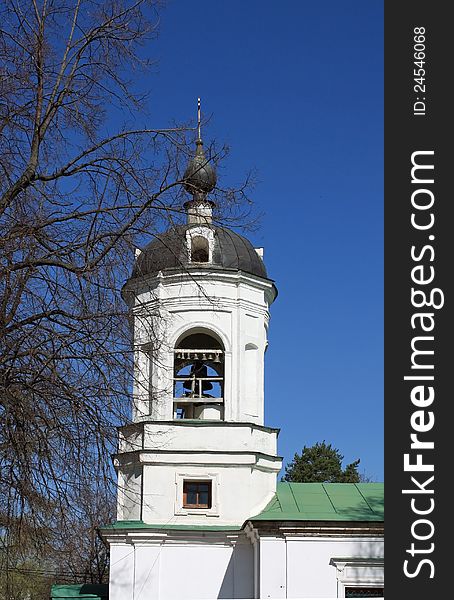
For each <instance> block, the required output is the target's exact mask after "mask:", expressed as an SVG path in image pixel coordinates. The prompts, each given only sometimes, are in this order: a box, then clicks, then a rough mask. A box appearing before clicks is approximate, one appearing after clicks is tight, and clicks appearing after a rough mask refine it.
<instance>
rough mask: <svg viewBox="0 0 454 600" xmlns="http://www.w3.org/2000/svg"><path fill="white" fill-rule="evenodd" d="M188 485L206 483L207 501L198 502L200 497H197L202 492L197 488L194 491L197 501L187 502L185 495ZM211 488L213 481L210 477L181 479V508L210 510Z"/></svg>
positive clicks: (186, 494)
mask: <svg viewBox="0 0 454 600" xmlns="http://www.w3.org/2000/svg"><path fill="white" fill-rule="evenodd" d="M190 485H196V486H199V485H206V486H207V487H208V490H207V493H208V502H207V503H206V504H204V503H201V502H199V500H200V498H199V494H201V493H203V492H200V491H199V490H198V489H197V491H196V492H195V493H196V497H197V502H196V503H195V504H189V503H188V502H187V496H188V491H187V488H188V487H189V486H190ZM212 488H213V481H212V480H211V479H200V480H195V479H184V480H183V508H186V509H202V510H210V509H211V506H212V504H213V500H212V498H213V492H212Z"/></svg>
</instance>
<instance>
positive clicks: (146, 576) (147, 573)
mask: <svg viewBox="0 0 454 600" xmlns="http://www.w3.org/2000/svg"><path fill="white" fill-rule="evenodd" d="M161 547H162V544H160V543H154V544H136V545H135V548H136V552H135V572H134V600H150V599H153V600H158V599H159V567H160V555H161Z"/></svg>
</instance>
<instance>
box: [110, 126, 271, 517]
mask: <svg viewBox="0 0 454 600" xmlns="http://www.w3.org/2000/svg"><path fill="white" fill-rule="evenodd" d="M184 179H185V189H186V191H187V192H189V193H190V194H191V195H192V199H190V200H189V201H188V202H186V204H185V209H186V211H187V224H186V225H180V226H176V227H174V228H172V229H170V230H168V231H166V232H165V233H163V234H161V235H159V236H157V237H156V238H155V239H154V240H153V241H152V242H151V243H150V244H149V245H148V246H147V247H146V248H145V249H144V250H143V251H141V252H140V253H138V255H137V257H136V262H135V266H134V269H133V273H132V276H131V278H130V279H129V280H128V281H127V283H126V285H125V287H124V289H123V295H124V298H125V300H126V301H127V303H128V305H129V307H130V309H131V314H132V319H133V321H132V322H133V329H134V344H135V348H136V354H135V377H134V403H133V423H132V424H130V425H127V426H125V427H123V428H122V429H121V431H120V441H119V452H118V454H117V455H116V458H115V464H116V468H117V470H118V477H119V494H118V515H117V519H118V521H133V522H138V521H140V522H142V523H144V524H149V525H150V526H155V527H166V526H167V527H168V526H192V525H193V526H195V527H198V526H218V527H221V526H224V527H229V526H230V527H232V526H235V527H241V526H242V525H243V523H244V522H245V521H246V519H248V518H249V517H251V516H253V515H256V514H258V513H259V512H260V511H261V510H262V509H263V508H264V507H265V506H266V505H267V504H268V502H269V501H270V500H271V499H272V498H273V496H274V493H275V491H276V475H277V473H278V472H279V471H280V469H281V459H280V457H278V456H277V435H278V430H277V429H273V428H270V427H266V426H265V425H264V392H263V388H264V354H265V350H266V346H267V329H268V321H269V307H270V305H271V303H272V302H273V300H274V299H275V297H276V293H277V291H276V288H275V285H274V283H273V281H272V280H270V279H269V278H268V277H267V274H266V270H265V266H264V263H263V260H262V252H261V250H260V249H259V250H255V249H254V248H253V247H252V245H251V244H250V242H249V241H248V240H247V239H246V238H244V237H242V236H240V235H239V234H237V233H235V232H233V231H231V230H229V229H226V228H222V227H218V226H216V225H214V224H213V223H212V209H213V206H214V203H213V202H212V201H211V200H209V199H208V198H207V194H208V193H209V192H210V191H211V190H212V189H213V188H214V186H215V184H216V174H215V171H214V169H213V167H212V166H211V165H210V164H209V162H208V160H207V159H206V157H205V154H204V151H203V143H202V140H201V138H200V132H199V138H198V140H197V145H196V153H195V156H194V158H193V159H192V160H191V162H190V163H189V165H188V167H187V170H186V172H185V176H184ZM156 340H158V342H157V341H156Z"/></svg>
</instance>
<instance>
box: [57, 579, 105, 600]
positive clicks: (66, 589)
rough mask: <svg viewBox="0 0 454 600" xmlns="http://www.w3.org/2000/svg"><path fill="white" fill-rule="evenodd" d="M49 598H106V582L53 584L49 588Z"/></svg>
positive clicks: (99, 599) (95, 599)
mask: <svg viewBox="0 0 454 600" xmlns="http://www.w3.org/2000/svg"><path fill="white" fill-rule="evenodd" d="M50 597H51V600H66V599H67V598H86V599H87V600H88V599H90V600H108V598H109V585H108V584H102V583H99V584H92V583H83V584H78V585H53V586H52V587H51V590H50Z"/></svg>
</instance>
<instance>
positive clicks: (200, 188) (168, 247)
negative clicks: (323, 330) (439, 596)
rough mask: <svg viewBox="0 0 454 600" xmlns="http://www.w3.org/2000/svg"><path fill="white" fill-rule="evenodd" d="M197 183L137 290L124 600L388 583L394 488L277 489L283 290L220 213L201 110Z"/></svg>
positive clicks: (133, 284)
mask: <svg viewBox="0 0 454 600" xmlns="http://www.w3.org/2000/svg"><path fill="white" fill-rule="evenodd" d="M183 185H184V188H185V190H186V192H187V194H188V200H187V201H186V202H185V204H184V210H185V212H186V223H185V224H182V225H176V226H174V227H172V228H171V229H169V230H167V231H165V232H163V233H162V234H159V235H157V236H156V237H155V238H154V239H153V241H152V242H151V243H150V244H148V246H146V247H145V248H144V249H143V250H142V251H138V252H137V255H136V259H135V264H134V267H133V270H132V274H131V277H130V278H129V279H128V281H127V282H126V284H125V286H124V288H123V297H124V299H125V301H126V302H127V304H128V306H129V309H130V313H131V324H132V328H133V339H134V349H135V360H134V389H133V411H132V422H131V423H130V424H128V425H125V426H124V427H122V428H120V433H119V443H118V453H117V454H116V455H115V457H114V463H115V467H116V470H117V473H118V502H117V520H116V522H115V523H113V524H112V525H108V526H106V527H103V528H102V530H101V533H102V536H103V538H104V540H106V541H107V543H108V544H109V546H110V585H109V598H110V600H151V599H153V600H171V599H175V600H177V599H178V600H185V599H195V598H207V599H208V598H292V597H294V598H295V597H304V596H307V597H315V596H319V595H320V596H328V595H332V594H333V595H335V594H336V593H337V595H340V596H345V594H346V590H347V589H348V585H350V584H351V585H352V586H353V587H354V586H355V585H356V586H357V588H358V589H359V587H358V586H359V584H358V581H360V583H362V584H364V585H363V587H364V589H366V584H367V586H368V587H367V589H369V590H371V589H372V591H373V590H376V591H377V592H382V585H383V583H382V582H383V573H382V571H383V569H382V566H383V564H382V558H381V557H382V546H381V544H382V531H383V530H382V521H383V514H382V508H380V507H382V504H380V502H381V500H382V490H381V488H380V489H379V488H378V487H374V486H377V485H379V484H289V483H279V484H277V475H278V473H279V472H280V470H281V467H282V460H281V458H280V457H279V456H278V454H277V436H278V429H275V428H272V427H269V426H268V425H266V424H265V423H264V356H265V351H266V348H267V344H268V342H267V337H268V326H269V318H270V306H271V304H272V303H273V301H274V300H275V298H276V295H277V289H276V286H275V284H274V282H273V280H272V279H270V278H269V277H268V274H267V271H266V268H265V264H264V262H263V250H262V249H256V248H254V247H253V246H252V244H251V243H250V242H249V241H248V240H247V239H246V238H245V237H243V236H241V235H239V234H238V233H236V232H234V231H232V230H230V229H227V228H225V227H221V226H218V225H217V224H216V223H215V221H214V219H213V209H215V203H214V201H213V200H212V199H211V197H210V193H211V192H212V191H213V189H214V188H215V186H216V172H215V168H214V166H213V165H212V164H211V162H210V161H209V160H208V158H207V157H206V155H205V152H204V147H203V142H202V138H201V135H200V109H199V134H198V138H197V140H196V149H195V153H194V156H193V157H192V159H191V160H190V162H189V164H188V166H187V168H186V171H185V174H184V181H183ZM157 340H158V341H157ZM339 485H340V486H341V487H339ZM361 485H363V487H362V488H361V487H360V486H361ZM342 486H344V487H342ZM380 490H381V491H380ZM380 498H381V500H380ZM327 540H328V542H329V543H328V542H327ZM322 542H323V543H322ZM325 542H326V543H325ZM314 557H315V558H316V560H315V562H314ZM339 557H341V558H339ZM346 557H347V558H346ZM317 561H318V562H317ZM349 569H353V570H352V571H351V572H352V573H353V572H354V573H357V572H361V573H362V574H363V575H362V579H361V578H360V579H355V581H354V582H353V583H351V582H350V583H349V581H350V580H349V579H348V577H349V575H348V573H350V571H349ZM355 569H356V570H355ZM358 569H359V571H358ZM361 569H362V571H361ZM342 586H343V587H342ZM361 589H362V588H361ZM375 595H377V594H375ZM378 595H381V594H380V593H378ZM351 597H353V596H351Z"/></svg>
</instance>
